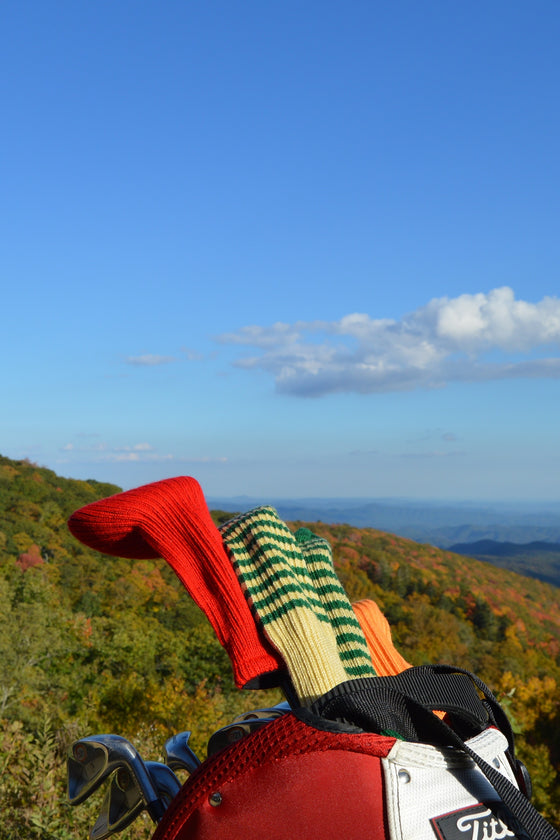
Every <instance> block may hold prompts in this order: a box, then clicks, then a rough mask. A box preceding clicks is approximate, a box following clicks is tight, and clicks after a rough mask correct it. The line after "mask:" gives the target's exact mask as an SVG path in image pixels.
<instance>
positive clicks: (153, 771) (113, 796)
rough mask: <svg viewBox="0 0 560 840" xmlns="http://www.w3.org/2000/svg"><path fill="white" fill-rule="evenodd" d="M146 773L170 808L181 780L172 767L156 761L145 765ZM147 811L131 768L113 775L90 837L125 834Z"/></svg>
mask: <svg viewBox="0 0 560 840" xmlns="http://www.w3.org/2000/svg"><path fill="white" fill-rule="evenodd" d="M146 769H147V771H148V773H149V774H150V776H151V778H152V781H153V783H154V786H155V788H156V790H157V792H158V794H159V797H160V799H161V800H162V802H163V803H164V805H165V807H167V806H168V805H169V803H170V802H171V800H172V799H173V798H174V797H175V796H176V795H177V794H178V793H179V791H180V790H181V783H180V781H179V779H178V778H177V776H176V775H175V773H174V772H173V771H172V770H171V769H170V768H169V767H167V766H166V765H165V764H159V763H158V762H157V761H146ZM145 807H146V803H145V801H144V797H143V796H142V793H141V792H140V790H139V788H138V787H137V785H136V783H135V781H134V778H133V776H132V774H131V773H130V772H129V770H128V768H126V767H122V768H120V769H119V770H116V771H114V772H113V775H112V776H111V783H110V785H109V787H108V789H107V793H106V794H105V798H104V800H103V805H102V806H101V812H100V814H99V816H98V818H97V820H96V822H95V825H94V826H93V828H92V829H91V831H90V833H89V838H90V840H105V838H106V837H110V835H111V834H115V833H116V832H118V831H122V830H123V829H125V828H126V827H127V826H129V825H130V824H131V823H132V822H134V820H135V819H136V817H137V816H138V815H139V814H140V813H141V812H142V811H143V810H144V809H145Z"/></svg>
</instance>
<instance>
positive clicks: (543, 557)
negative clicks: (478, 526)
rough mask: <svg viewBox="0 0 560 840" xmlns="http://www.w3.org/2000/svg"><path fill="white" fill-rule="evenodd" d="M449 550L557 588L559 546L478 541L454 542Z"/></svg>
mask: <svg viewBox="0 0 560 840" xmlns="http://www.w3.org/2000/svg"><path fill="white" fill-rule="evenodd" d="M448 551H452V552H453V553H454V554H461V555H463V556H465V557H474V558H475V559H476V560H484V561H485V562H487V563H492V564H493V565H494V566H499V567H500V568H502V569H511V570H512V571H514V572H517V573H518V574H520V575H525V576H526V577H532V578H536V579H537V580H542V581H543V582H544V583H551V584H552V585H553V586H560V544H559V543H549V542H542V541H541V542H530V543H523V544H519V543H510V542H495V541H494V540H479V541H478V542H474V543H457V544H456V545H452V546H450V547H449V549H448Z"/></svg>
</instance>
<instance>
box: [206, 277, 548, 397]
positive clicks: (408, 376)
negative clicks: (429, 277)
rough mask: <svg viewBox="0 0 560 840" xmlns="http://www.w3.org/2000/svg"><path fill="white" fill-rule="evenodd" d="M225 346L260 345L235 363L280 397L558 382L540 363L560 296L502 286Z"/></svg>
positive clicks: (231, 336)
mask: <svg viewBox="0 0 560 840" xmlns="http://www.w3.org/2000/svg"><path fill="white" fill-rule="evenodd" d="M218 340H219V341H220V342H221V343H223V344H232V345H237V346H247V347H254V348H256V349H257V351H258V352H257V354H255V355H250V356H243V357H241V358H239V359H238V360H237V361H236V362H235V364H236V366H237V367H241V368H244V369H246V370H255V369H259V370H264V371H266V372H267V373H269V374H270V375H271V376H273V377H274V379H275V382H276V388H277V390H278V391H280V392H283V393H287V394H293V395H297V396H308V397H310V396H322V395H324V394H328V393H334V392H344V391H346V392H355V393H382V392H387V391H406V390H412V389H414V388H441V387H444V386H445V385H446V384H447V383H449V382H466V381H484V380H497V379H509V378H521V377H525V378H537V377H540V378H560V357H559V356H558V355H552V356H549V357H542V355H541V356H540V357H538V358H535V354H536V353H537V352H540V353H541V354H542V352H543V350H548V352H549V353H550V352H551V351H552V352H554V351H556V352H557V351H558V348H559V347H560V299H558V298H556V297H545V298H543V299H542V300H541V301H539V302H538V303H529V302H527V301H522V300H516V299H515V295H514V293H513V291H512V290H511V289H510V288H508V287H502V288H498V289H494V290H492V291H490V292H489V293H488V294H484V293H479V294H475V295H466V294H465V295H460V296H459V297H456V298H447V297H443V298H435V299H433V300H431V301H429V303H427V304H426V305H425V306H423V307H420V308H419V309H416V310H415V311H414V312H411V313H409V314H408V315H405V316H404V317H403V318H402V319H401V320H400V321H396V320H391V319H374V318H371V317H370V316H369V315H367V314H363V313H354V314H350V315H346V316H344V317H343V318H341V319H340V320H339V321H331V322H329V321H298V322H296V323H294V324H282V323H277V324H274V325H272V326H271V327H261V326H248V327H243V328H242V329H240V330H238V331H237V332H235V333H227V334H224V335H221V336H219V338H218ZM520 356H524V358H520ZM496 358H497V359H498V360H496Z"/></svg>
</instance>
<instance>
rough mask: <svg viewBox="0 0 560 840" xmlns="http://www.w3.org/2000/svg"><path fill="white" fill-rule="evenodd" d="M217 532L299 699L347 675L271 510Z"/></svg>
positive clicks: (303, 569)
mask: <svg viewBox="0 0 560 840" xmlns="http://www.w3.org/2000/svg"><path fill="white" fill-rule="evenodd" d="M220 531H221V534H222V537H223V539H224V542H225V544H226V545H227V546H228V548H229V549H230V553H231V556H232V557H233V565H234V568H235V571H236V573H237V575H238V577H239V581H240V583H241V585H242V586H243V588H244V590H245V592H246V594H247V597H248V600H249V603H250V605H251V608H252V609H253V612H254V613H255V615H256V616H257V617H258V619H259V621H260V622H261V623H262V626H263V629H264V632H265V633H266V635H267V636H268V638H269V639H270V641H271V642H272V644H273V645H274V646H275V648H276V649H277V650H278V651H279V652H280V654H281V656H282V658H283V660H284V661H285V662H286V665H287V666H288V671H289V673H290V677H291V680H292V683H293V686H294V689H295V692H296V694H297V696H298V699H299V701H300V703H302V704H303V705H306V704H308V703H310V702H313V700H314V699H316V698H317V697H319V696H321V695H322V694H324V693H325V692H326V691H328V690H329V689H330V688H333V686H335V685H338V684H339V683H341V682H344V681H345V680H346V679H347V678H348V677H347V674H346V671H345V670H344V665H343V663H342V661H341V659H340V655H339V651H338V646H337V641H336V635H335V632H334V629H333V626H332V624H331V621H330V618H329V615H328V614H327V612H326V610H325V608H324V606H323V604H322V602H321V599H320V598H319V596H318V594H317V591H316V589H315V586H314V584H313V581H312V579H311V577H310V575H309V572H308V569H307V564H306V562H305V560H304V558H303V555H302V553H301V551H300V548H299V546H298V545H297V543H296V540H295V538H294V535H293V534H292V532H291V531H290V529H289V528H288V526H287V525H286V524H285V523H284V522H282V520H281V519H280V518H279V517H278V514H277V513H276V511H275V509H274V508H272V507H259V508H256V509H255V510H251V511H249V512H248V513H244V514H242V515H241V516H239V517H237V518H236V519H232V520H231V521H230V522H226V524H225V525H222V526H221V527H220ZM327 686H328V688H327Z"/></svg>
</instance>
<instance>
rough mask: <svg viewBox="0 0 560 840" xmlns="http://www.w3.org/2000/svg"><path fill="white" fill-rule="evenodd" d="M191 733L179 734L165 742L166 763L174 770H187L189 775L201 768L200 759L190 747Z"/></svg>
mask: <svg viewBox="0 0 560 840" xmlns="http://www.w3.org/2000/svg"><path fill="white" fill-rule="evenodd" d="M190 737H191V733H190V731H188V730H187V731H185V732H178V733H177V734H176V735H172V736H171V738H169V739H168V740H167V741H166V742H165V746H164V749H165V763H166V764H167V766H168V767H171V769H172V770H187V771H188V772H189V773H194V771H195V770H196V769H197V768H198V767H200V759H199V758H198V756H197V755H196V754H195V753H194V752H193V751H192V750H191V748H190V747H189V745H188V741H189V738H190Z"/></svg>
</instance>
